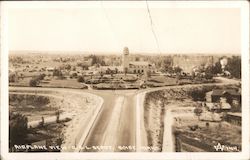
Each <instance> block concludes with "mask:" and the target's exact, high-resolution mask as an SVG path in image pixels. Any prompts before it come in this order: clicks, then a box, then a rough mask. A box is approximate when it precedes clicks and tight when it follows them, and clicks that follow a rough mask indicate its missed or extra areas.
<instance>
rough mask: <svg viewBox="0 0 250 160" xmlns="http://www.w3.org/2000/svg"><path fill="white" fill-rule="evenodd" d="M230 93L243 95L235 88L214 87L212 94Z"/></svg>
mask: <svg viewBox="0 0 250 160" xmlns="http://www.w3.org/2000/svg"><path fill="white" fill-rule="evenodd" d="M226 93H228V94H230V95H235V96H237V95H241V93H239V92H237V91H236V90H235V89H214V90H213V92H212V95H217V96H221V95H224V94H226Z"/></svg>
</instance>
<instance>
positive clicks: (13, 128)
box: [9, 112, 28, 148]
mask: <svg viewBox="0 0 250 160" xmlns="http://www.w3.org/2000/svg"><path fill="white" fill-rule="evenodd" d="M27 133H28V118H27V117H26V116H24V115H22V114H19V113H12V112H10V114H9V146H10V148H11V147H13V146H14V145H20V144H25V138H26V136H27Z"/></svg>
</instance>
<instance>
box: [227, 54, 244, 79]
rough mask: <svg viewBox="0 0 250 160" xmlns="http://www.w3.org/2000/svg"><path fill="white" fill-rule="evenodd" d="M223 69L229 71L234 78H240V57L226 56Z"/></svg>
mask: <svg viewBox="0 0 250 160" xmlns="http://www.w3.org/2000/svg"><path fill="white" fill-rule="evenodd" d="M225 70H227V71H229V72H230V73H231V75H232V76H233V77H235V78H241V58H240V56H233V57H232V58H228V63H227V65H226V67H225Z"/></svg>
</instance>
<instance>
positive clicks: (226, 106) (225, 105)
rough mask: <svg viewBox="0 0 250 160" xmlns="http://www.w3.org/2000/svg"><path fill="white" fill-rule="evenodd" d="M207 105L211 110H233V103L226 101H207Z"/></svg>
mask: <svg viewBox="0 0 250 160" xmlns="http://www.w3.org/2000/svg"><path fill="white" fill-rule="evenodd" d="M205 107H206V108H207V109H208V110H209V111H217V112H221V111H230V110H231V108H232V107H231V105H230V104H229V103H226V102H220V103H209V102H208V103H205Z"/></svg>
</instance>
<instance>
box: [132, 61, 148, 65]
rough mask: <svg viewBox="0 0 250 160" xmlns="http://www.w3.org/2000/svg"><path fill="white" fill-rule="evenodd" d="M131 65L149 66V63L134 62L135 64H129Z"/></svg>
mask: <svg viewBox="0 0 250 160" xmlns="http://www.w3.org/2000/svg"><path fill="white" fill-rule="evenodd" d="M129 64H132V65H136V66H147V65H149V63H148V62H144V61H133V62H129Z"/></svg>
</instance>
